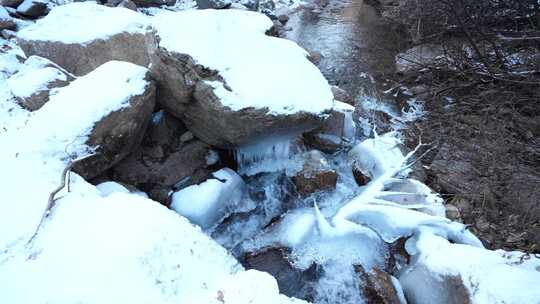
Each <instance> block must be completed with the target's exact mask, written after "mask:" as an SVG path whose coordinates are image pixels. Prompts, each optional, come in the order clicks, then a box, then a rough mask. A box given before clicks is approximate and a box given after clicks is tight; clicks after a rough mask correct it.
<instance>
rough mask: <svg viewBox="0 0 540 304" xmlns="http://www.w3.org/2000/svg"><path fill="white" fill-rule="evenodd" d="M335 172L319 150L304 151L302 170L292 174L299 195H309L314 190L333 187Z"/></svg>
mask: <svg viewBox="0 0 540 304" xmlns="http://www.w3.org/2000/svg"><path fill="white" fill-rule="evenodd" d="M337 178H338V176H337V173H336V172H335V171H334V170H332V169H331V168H330V166H329V165H328V162H327V161H326V159H325V158H324V156H323V155H322V153H321V152H319V151H315V150H314V151H309V152H307V153H306V156H305V161H304V165H303V167H302V170H301V171H300V172H298V173H297V174H296V175H295V176H293V178H292V180H293V183H294V184H295V185H296V188H297V190H298V193H300V195H301V196H304V197H305V196H309V195H310V194H313V193H315V192H319V191H325V190H332V189H335V187H336V183H337Z"/></svg>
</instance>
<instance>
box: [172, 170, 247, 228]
mask: <svg viewBox="0 0 540 304" xmlns="http://www.w3.org/2000/svg"><path fill="white" fill-rule="evenodd" d="M212 176H213V178H211V179H208V180H206V181H205V182H203V183H201V184H198V185H193V186H189V187H187V188H184V189H182V190H180V191H177V192H175V193H173V194H172V202H171V208H172V209H173V210H175V211H176V212H178V213H179V214H181V215H183V216H185V217H186V218H188V219H189V220H190V221H191V222H193V223H195V224H197V225H199V226H201V227H202V228H210V227H212V226H214V225H215V224H217V223H218V221H219V220H221V219H222V218H224V217H225V216H226V215H228V213H229V212H230V210H232V209H234V207H235V206H236V205H238V204H239V203H240V201H241V200H242V198H243V195H244V191H245V183H244V181H243V180H242V178H241V177H240V176H239V175H238V174H236V173H235V172H234V171H233V170H231V169H229V168H224V169H221V170H219V171H217V172H214V173H213V174H212Z"/></svg>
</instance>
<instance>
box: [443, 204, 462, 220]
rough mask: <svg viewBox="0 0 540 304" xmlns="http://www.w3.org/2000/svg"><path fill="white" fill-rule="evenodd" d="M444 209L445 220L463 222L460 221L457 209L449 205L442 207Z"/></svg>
mask: <svg viewBox="0 0 540 304" xmlns="http://www.w3.org/2000/svg"><path fill="white" fill-rule="evenodd" d="M444 208H445V209H446V217H447V218H449V219H451V220H452V221H457V222H461V221H463V220H462V219H461V214H460V213H459V209H458V207H456V206H454V205H451V204H446V205H444Z"/></svg>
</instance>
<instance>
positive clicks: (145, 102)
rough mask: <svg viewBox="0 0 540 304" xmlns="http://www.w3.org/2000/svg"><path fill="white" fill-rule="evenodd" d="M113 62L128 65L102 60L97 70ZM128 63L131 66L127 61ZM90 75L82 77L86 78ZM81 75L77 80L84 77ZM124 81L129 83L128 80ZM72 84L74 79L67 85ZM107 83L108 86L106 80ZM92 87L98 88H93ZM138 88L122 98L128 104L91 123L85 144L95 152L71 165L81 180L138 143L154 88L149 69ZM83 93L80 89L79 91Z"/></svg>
mask: <svg viewBox="0 0 540 304" xmlns="http://www.w3.org/2000/svg"><path fill="white" fill-rule="evenodd" d="M116 65H121V66H124V65H128V64H127V63H124V62H114V61H113V62H109V63H106V65H103V66H102V67H100V68H99V69H98V70H99V72H101V71H103V70H106V69H105V68H104V67H107V68H109V67H110V68H112V67H114V66H116ZM129 65H130V66H131V64H129ZM98 70H96V71H98ZM94 73H96V72H94ZM90 75H91V74H88V75H86V76H84V77H90ZM84 77H81V78H79V79H78V80H80V79H84ZM111 79H114V77H109V78H107V79H103V80H102V81H109V82H110V81H111ZM124 81H125V82H129V81H130V79H127V80H124ZM74 83H75V81H74V82H72V84H71V85H73V84H74ZM98 84H99V83H98ZM108 84H109V85H110V83H108ZM71 85H70V86H71ZM141 85H142V83H141ZM66 88H69V86H68V87H66ZM92 89H93V90H99V89H101V88H100V87H94V88H92ZM140 89H142V92H141V93H140V94H137V95H132V96H131V98H130V99H128V100H126V101H125V102H126V103H127V104H129V105H128V106H126V107H123V108H121V109H120V110H117V111H114V112H111V113H110V114H109V115H107V116H105V117H103V118H102V119H101V120H100V121H99V122H97V123H96V124H95V125H94V128H93V129H92V131H91V132H90V134H89V136H88V140H87V142H86V144H87V145H88V146H90V147H96V149H97V150H96V155H95V156H93V157H90V158H86V159H84V160H82V161H80V162H78V163H76V164H75V166H74V167H73V169H74V171H75V172H77V173H78V174H79V175H81V176H82V177H84V178H85V179H92V178H93V177H95V176H97V175H99V174H100V173H102V172H103V171H105V170H107V169H109V168H110V167H112V166H113V165H114V164H116V163H117V162H118V161H120V160H121V159H123V158H124V157H126V156H127V155H128V154H129V153H130V152H132V151H133V150H134V149H135V147H137V146H138V145H139V143H140V141H141V139H142V135H143V134H144V129H145V128H146V126H147V124H148V121H149V120H150V117H151V113H152V110H153V108H154V105H155V90H156V87H155V84H154V81H153V80H152V79H151V77H150V74H149V72H147V73H146V76H145V82H144V87H142V88H140ZM85 93H86V92H80V94H85Z"/></svg>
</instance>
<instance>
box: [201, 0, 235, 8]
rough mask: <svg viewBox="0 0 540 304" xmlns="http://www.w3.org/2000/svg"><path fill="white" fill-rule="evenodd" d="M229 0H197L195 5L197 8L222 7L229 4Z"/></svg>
mask: <svg viewBox="0 0 540 304" xmlns="http://www.w3.org/2000/svg"><path fill="white" fill-rule="evenodd" d="M231 3H232V2H231V0H197V7H198V8H199V9H207V8H213V9H222V8H227V7H229V6H231Z"/></svg>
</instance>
